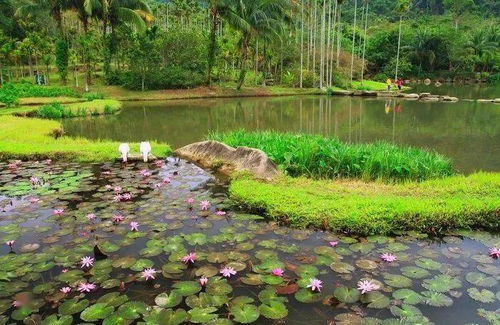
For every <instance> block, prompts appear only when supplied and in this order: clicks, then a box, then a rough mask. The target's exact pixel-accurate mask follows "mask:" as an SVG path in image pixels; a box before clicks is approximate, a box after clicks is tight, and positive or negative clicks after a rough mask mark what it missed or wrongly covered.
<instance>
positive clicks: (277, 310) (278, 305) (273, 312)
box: [259, 300, 288, 319]
mask: <svg viewBox="0 0 500 325" xmlns="http://www.w3.org/2000/svg"><path fill="white" fill-rule="evenodd" d="M259 311H260V313H261V314H262V316H264V317H266V318H269V319H282V318H285V317H286V316H288V309H287V308H286V306H285V304H284V303H282V302H280V301H275V300H272V301H270V302H269V304H262V305H260V306H259Z"/></svg>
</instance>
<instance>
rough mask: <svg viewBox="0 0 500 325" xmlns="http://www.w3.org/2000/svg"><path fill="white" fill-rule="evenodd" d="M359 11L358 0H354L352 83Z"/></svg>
mask: <svg viewBox="0 0 500 325" xmlns="http://www.w3.org/2000/svg"><path fill="white" fill-rule="evenodd" d="M357 11H358V0H354V22H353V24H352V51H351V52H352V53H351V84H352V79H353V73H354V51H355V49H356V23H357V21H356V19H357Z"/></svg>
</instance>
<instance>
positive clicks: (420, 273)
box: [401, 266, 430, 279]
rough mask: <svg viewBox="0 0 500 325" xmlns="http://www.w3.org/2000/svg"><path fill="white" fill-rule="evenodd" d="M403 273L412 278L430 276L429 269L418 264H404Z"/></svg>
mask: <svg viewBox="0 0 500 325" xmlns="http://www.w3.org/2000/svg"><path fill="white" fill-rule="evenodd" d="M401 273H403V275H404V276H406V277H409V278H412V279H423V278H426V277H428V276H430V273H429V271H427V270H426V269H423V268H420V267H417V266H404V267H402V268H401Z"/></svg>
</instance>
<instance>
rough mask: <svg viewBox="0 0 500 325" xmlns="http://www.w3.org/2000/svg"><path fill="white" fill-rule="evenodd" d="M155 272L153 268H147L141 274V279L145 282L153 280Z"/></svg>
mask: <svg viewBox="0 0 500 325" xmlns="http://www.w3.org/2000/svg"><path fill="white" fill-rule="evenodd" d="M156 272H157V271H156V270H155V269H153V268H147V269H144V271H142V272H141V277H142V278H144V280H146V281H148V280H150V279H152V280H154V278H155V274H156Z"/></svg>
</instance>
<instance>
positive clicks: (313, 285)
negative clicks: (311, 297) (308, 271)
mask: <svg viewBox="0 0 500 325" xmlns="http://www.w3.org/2000/svg"><path fill="white" fill-rule="evenodd" d="M322 287H323V281H321V280H319V279H316V278H312V279H309V284H308V285H307V288H310V289H311V290H312V291H318V292H320V291H321V288H322Z"/></svg>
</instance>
